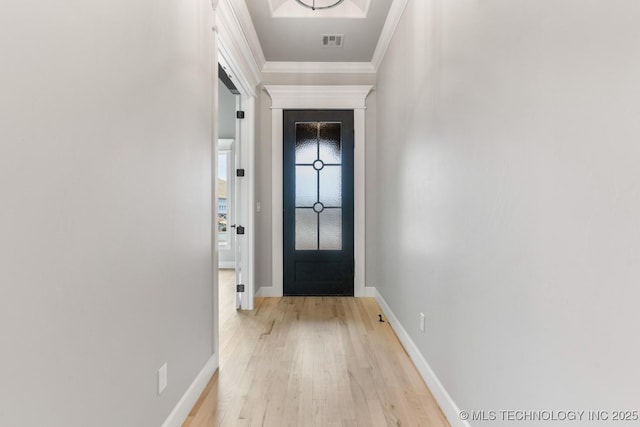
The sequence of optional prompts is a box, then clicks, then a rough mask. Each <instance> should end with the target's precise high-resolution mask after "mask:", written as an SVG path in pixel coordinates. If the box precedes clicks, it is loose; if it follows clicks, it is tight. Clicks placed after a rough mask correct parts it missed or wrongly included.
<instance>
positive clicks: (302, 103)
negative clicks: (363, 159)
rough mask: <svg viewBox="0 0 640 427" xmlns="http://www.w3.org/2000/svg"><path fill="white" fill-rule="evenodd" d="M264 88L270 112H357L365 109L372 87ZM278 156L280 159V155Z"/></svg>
mask: <svg viewBox="0 0 640 427" xmlns="http://www.w3.org/2000/svg"><path fill="white" fill-rule="evenodd" d="M264 88H265V90H266V91H267V93H269V95H270V96H271V109H272V110H273V109H281V110H282V109H296V108H310V109H325V110H329V109H349V110H358V109H366V108H367V105H366V102H365V100H366V98H367V95H369V92H371V90H372V89H373V86H367V85H365V86H271V85H267V86H265V87H264ZM354 126H355V123H354ZM355 130H356V131H357V130H358V129H355ZM274 136H275V135H274ZM280 143H282V141H280ZM278 156H280V157H281V156H282V153H279V154H278Z"/></svg>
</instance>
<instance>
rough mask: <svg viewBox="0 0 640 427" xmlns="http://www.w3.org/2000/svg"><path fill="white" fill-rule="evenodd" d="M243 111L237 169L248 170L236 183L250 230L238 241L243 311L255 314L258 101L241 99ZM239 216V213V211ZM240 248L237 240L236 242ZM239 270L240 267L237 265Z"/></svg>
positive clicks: (244, 220) (243, 219) (244, 221)
mask: <svg viewBox="0 0 640 427" xmlns="http://www.w3.org/2000/svg"><path fill="white" fill-rule="evenodd" d="M240 102H241V108H242V109H243V110H244V112H245V117H246V118H245V119H244V120H240V144H241V146H240V147H238V148H237V149H239V150H240V156H239V164H238V165H236V168H240V169H244V170H245V176H244V177H243V178H240V179H239V181H236V182H237V184H238V185H239V186H240V190H241V191H240V200H238V201H237V203H238V204H242V206H241V208H240V211H239V212H240V215H239V218H237V221H238V224H242V225H244V226H245V228H246V229H247V232H246V234H244V235H240V236H238V235H236V238H244V239H245V242H244V245H242V246H241V250H242V253H241V255H240V263H241V265H242V268H243V277H242V281H243V282H244V285H245V292H244V293H242V294H241V301H240V307H241V309H242V310H253V297H254V287H255V285H254V282H255V274H254V271H255V269H254V262H255V259H254V257H255V236H256V226H255V224H256V222H255V211H254V209H253V207H254V206H255V171H256V168H255V126H256V120H255V117H256V108H255V97H253V96H249V95H240ZM236 212H238V211H236ZM236 244H237V240H236ZM236 262H237V259H236ZM236 266H237V265H236Z"/></svg>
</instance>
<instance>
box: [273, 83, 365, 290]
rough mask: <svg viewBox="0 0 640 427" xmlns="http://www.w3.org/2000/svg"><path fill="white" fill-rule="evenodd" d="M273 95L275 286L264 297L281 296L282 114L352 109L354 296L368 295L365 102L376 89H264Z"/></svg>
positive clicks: (331, 87) (363, 86) (328, 87)
mask: <svg viewBox="0 0 640 427" xmlns="http://www.w3.org/2000/svg"><path fill="white" fill-rule="evenodd" d="M264 88H265V90H266V91H267V93H268V94H269V96H271V155H272V159H271V165H272V187H273V188H272V200H271V206H272V213H271V227H272V231H271V232H272V251H271V252H272V277H271V280H272V286H271V287H262V288H260V295H261V296H273V297H280V296H282V292H283V291H282V287H283V240H282V232H283V224H282V221H283V216H282V196H283V195H282V147H283V142H282V139H283V131H284V129H283V123H282V120H283V111H284V110H288V109H317V110H353V128H354V150H355V151H354V190H355V191H354V257H355V272H354V273H355V274H354V296H356V297H363V296H366V293H365V150H366V144H365V110H366V108H367V107H366V103H365V100H366V98H367V95H369V92H371V90H372V89H373V86H368V85H358V86H288V85H287V86H279V85H267V86H265V87H264Z"/></svg>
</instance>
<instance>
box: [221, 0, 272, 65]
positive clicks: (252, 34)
mask: <svg viewBox="0 0 640 427" xmlns="http://www.w3.org/2000/svg"><path fill="white" fill-rule="evenodd" d="M230 2H231V6H232V7H233V10H234V12H235V14H236V17H237V19H238V22H239V23H240V27H241V29H242V31H243V32H244V35H245V38H246V40H247V43H248V44H249V48H250V49H251V52H253V57H254V58H255V61H256V63H257V64H258V68H262V67H263V66H264V63H265V62H266V61H267V60H266V59H265V57H264V52H263V50H262V45H261V44H260V38H259V37H258V32H257V31H256V27H255V26H254V25H253V19H251V14H250V13H249V8H248V7H247V2H246V1H245V0H230Z"/></svg>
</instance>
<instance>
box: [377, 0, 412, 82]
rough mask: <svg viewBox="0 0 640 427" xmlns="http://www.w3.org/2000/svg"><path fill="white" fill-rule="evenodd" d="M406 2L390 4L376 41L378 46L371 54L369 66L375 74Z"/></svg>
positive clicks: (398, 0) (396, 1) (399, 1)
mask: <svg viewBox="0 0 640 427" xmlns="http://www.w3.org/2000/svg"><path fill="white" fill-rule="evenodd" d="M408 2H409V0H393V3H391V7H390V8H389V14H388V15H387V19H386V21H385V22H384V26H383V27H382V31H381V32H380V38H379V39H378V44H377V45H376V50H375V51H374V52H373V58H372V59H371V64H372V65H373V68H374V70H375V71H376V72H377V71H378V68H379V67H380V64H381V63H382V59H383V58H384V55H385V54H386V53H387V49H388V48H389V44H390V43H391V39H392V38H393V35H394V33H395V32H396V27H397V26H398V23H399V22H400V18H402V14H403V13H404V10H405V8H406V7H407V3H408Z"/></svg>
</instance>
